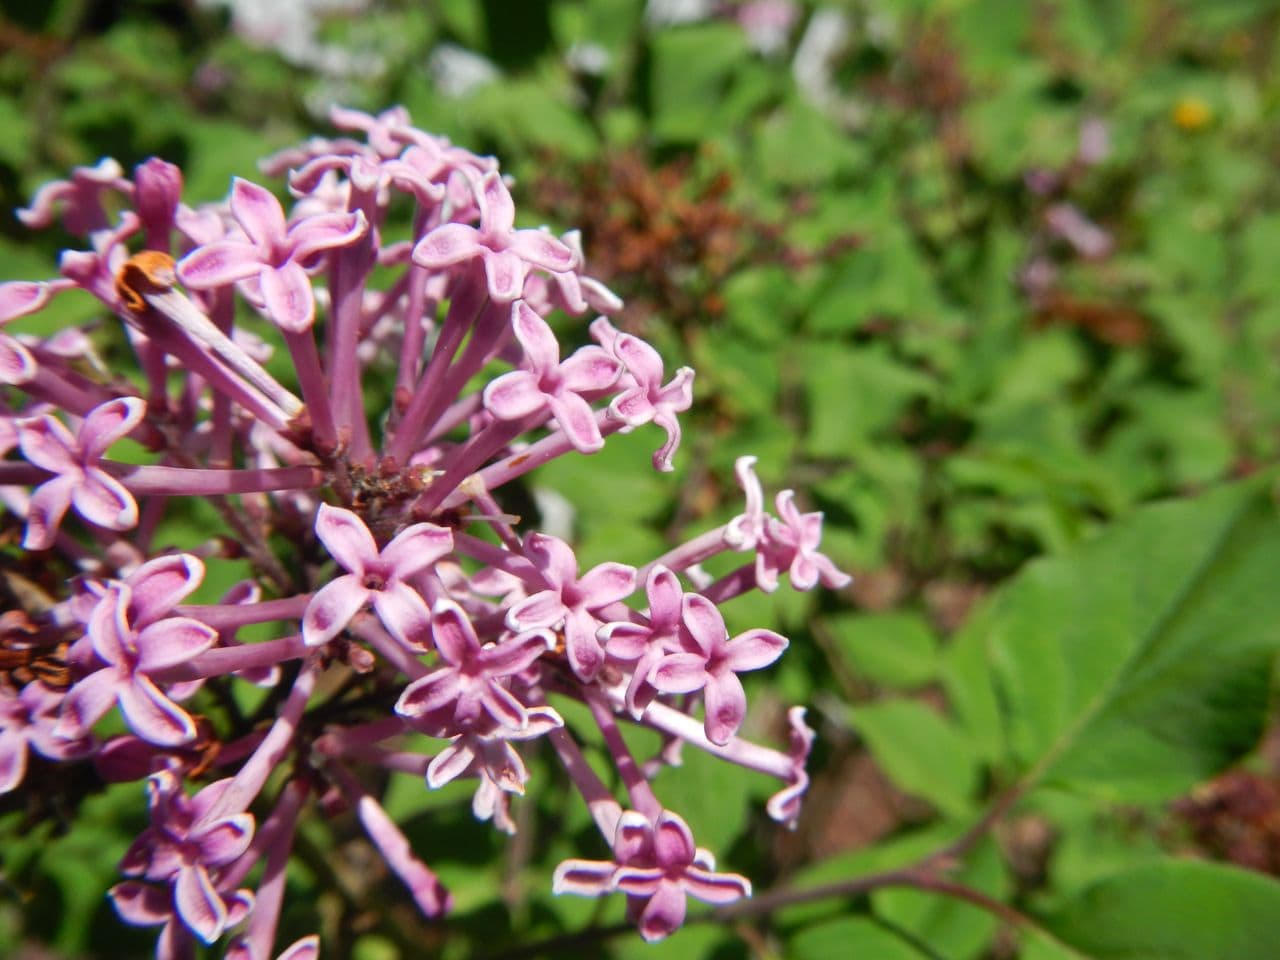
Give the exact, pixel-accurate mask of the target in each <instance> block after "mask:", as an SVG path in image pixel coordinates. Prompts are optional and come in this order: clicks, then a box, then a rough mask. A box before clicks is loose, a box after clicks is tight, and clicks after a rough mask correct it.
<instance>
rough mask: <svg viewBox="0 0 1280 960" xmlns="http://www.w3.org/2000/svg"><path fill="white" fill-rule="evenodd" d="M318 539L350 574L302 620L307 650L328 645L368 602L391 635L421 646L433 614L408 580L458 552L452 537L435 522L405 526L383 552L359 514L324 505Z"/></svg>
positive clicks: (326, 590)
mask: <svg viewBox="0 0 1280 960" xmlns="http://www.w3.org/2000/svg"><path fill="white" fill-rule="evenodd" d="M316 536H317V537H319V538H320V542H321V543H323V544H324V545H325V548H326V549H328V551H329V553H330V555H331V556H332V557H333V558H334V559H335V560H337V561H338V563H339V564H340V565H341V566H342V567H343V568H344V569H345V570H346V571H347V573H346V574H344V575H343V576H340V577H337V578H336V579H334V580H331V581H329V582H328V583H326V584H325V585H324V586H323V587H321V588H320V589H319V590H318V591H316V594H315V596H313V597H312V598H311V602H310V603H308V604H307V609H306V612H305V613H304V614H303V616H302V638H303V640H304V641H305V642H306V644H307V645H308V646H319V645H320V644H322V643H328V642H329V641H330V640H332V639H333V638H334V637H336V636H337V635H338V634H339V633H340V632H342V629H343V628H344V627H345V626H346V625H347V624H348V623H350V622H351V618H352V617H354V616H355V615H356V613H357V612H358V611H359V610H360V608H361V607H363V606H364V605H365V604H366V603H368V602H369V601H373V609H374V611H375V612H376V613H377V614H378V618H379V619H380V620H381V621H382V624H383V626H385V627H386V628H387V631H388V632H389V633H390V634H391V635H392V636H393V637H395V638H396V639H397V640H399V641H400V642H401V643H403V644H406V645H407V646H410V647H418V648H422V647H425V646H426V645H427V639H428V634H429V632H430V629H431V611H430V610H429V609H427V603H426V601H425V600H423V599H422V595H421V594H420V593H418V591H417V590H415V589H414V588H413V587H411V586H410V585H409V584H408V583H407V582H406V581H407V580H409V579H410V578H411V577H413V576H414V575H416V574H419V573H421V572H422V571H423V570H426V569H427V568H428V567H430V566H431V565H432V564H433V563H435V562H436V561H437V560H439V559H440V558H441V557H443V556H445V555H446V554H447V553H449V552H450V551H451V550H452V549H453V534H452V533H450V532H449V531H448V530H447V529H446V528H444V527H437V526H436V525H435V524H431V523H415V524H414V525H413V526H411V527H406V528H405V529H404V530H402V531H400V533H399V534H398V535H397V536H396V538H395V539H394V540H392V541H391V542H390V543H388V544H387V545H386V546H385V547H383V548H382V550H381V551H379V550H378V545H377V543H375V542H374V539H373V534H371V533H370V532H369V528H368V527H366V526H365V525H364V521H363V520H361V519H360V518H359V517H358V516H356V514H354V513H352V512H351V511H350V510H345V509H343V508H342V507H331V506H329V505H328V504H327V503H322V504H321V505H320V510H319V512H318V513H317V514H316Z"/></svg>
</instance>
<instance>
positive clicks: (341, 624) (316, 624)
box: [302, 574, 372, 647]
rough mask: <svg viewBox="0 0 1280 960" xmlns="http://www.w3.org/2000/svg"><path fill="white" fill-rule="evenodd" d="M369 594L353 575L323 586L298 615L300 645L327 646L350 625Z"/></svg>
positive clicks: (339, 578)
mask: <svg viewBox="0 0 1280 960" xmlns="http://www.w3.org/2000/svg"><path fill="white" fill-rule="evenodd" d="M371 592H372V591H370V590H368V589H367V588H366V587H365V586H364V585H363V584H361V582H360V578H359V577H357V576H355V575H354V574H348V575H346V576H344V577H338V579H336V580H332V581H330V582H329V583H326V584H325V585H324V586H323V587H321V588H320V589H319V590H317V591H316V593H315V595H314V596H313V597H312V598H311V601H310V602H309V603H308V604H307V609H306V611H305V612H304V613H303V614H302V642H303V643H305V644H306V645H307V646H309V647H318V646H320V645H321V644H322V643H328V642H329V641H330V640H332V639H333V638H334V637H336V636H337V635H338V634H339V633H341V632H342V630H343V628H345V627H346V625H347V624H348V623H350V622H351V618H352V617H354V616H355V615H356V612H357V611H359V609H360V608H361V607H363V606H364V605H365V603H366V602H367V601H368V599H369V594H370V593H371Z"/></svg>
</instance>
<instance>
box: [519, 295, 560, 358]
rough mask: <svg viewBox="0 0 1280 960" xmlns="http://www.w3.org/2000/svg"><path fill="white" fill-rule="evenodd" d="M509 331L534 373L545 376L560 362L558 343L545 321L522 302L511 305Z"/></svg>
mask: <svg viewBox="0 0 1280 960" xmlns="http://www.w3.org/2000/svg"><path fill="white" fill-rule="evenodd" d="M511 330H512V332H513V333H515V335H516V339H517V340H518V341H520V346H521V347H522V348H523V349H524V355H525V357H526V358H527V359H528V361H529V366H530V368H532V369H533V370H534V371H536V372H538V373H539V374H545V373H547V372H548V371H550V370H552V369H553V368H554V367H555V366H556V365H557V364H558V363H559V362H560V343H559V341H557V340H556V335H555V334H554V333H553V332H552V331H551V327H550V325H548V323H547V321H545V320H543V319H542V317H540V316H538V314H537V312H536V311H535V310H534V309H533V308H532V307H531V306H529V304H527V303H526V302H525V301H523V300H517V301H516V302H515V303H514V304H512V305H511Z"/></svg>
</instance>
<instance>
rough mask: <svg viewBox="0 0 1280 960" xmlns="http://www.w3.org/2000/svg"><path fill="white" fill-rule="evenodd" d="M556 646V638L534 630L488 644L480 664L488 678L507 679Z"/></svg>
mask: <svg viewBox="0 0 1280 960" xmlns="http://www.w3.org/2000/svg"><path fill="white" fill-rule="evenodd" d="M554 645H555V637H553V636H552V635H551V634H550V633H548V632H547V631H546V630H533V631H531V632H529V633H522V634H520V635H519V636H517V637H513V638H512V639H510V640H504V641H502V642H500V643H491V644H488V645H487V646H486V647H485V648H484V649H483V650H482V651H481V652H480V662H481V663H482V664H484V672H485V673H486V674H487V675H488V676H491V677H505V676H509V675H510V674H513V673H519V672H520V671H521V670H524V669H525V668H526V667H528V666H529V665H530V664H531V663H533V662H534V661H535V660H537V659H538V658H539V657H540V656H542V655H543V654H544V653H546V652H547V651H548V650H550V649H551V648H552V647H553V646H554Z"/></svg>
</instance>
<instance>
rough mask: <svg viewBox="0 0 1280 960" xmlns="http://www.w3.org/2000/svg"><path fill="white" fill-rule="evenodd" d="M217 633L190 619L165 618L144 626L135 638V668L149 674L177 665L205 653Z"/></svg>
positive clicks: (216, 637)
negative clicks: (136, 656)
mask: <svg viewBox="0 0 1280 960" xmlns="http://www.w3.org/2000/svg"><path fill="white" fill-rule="evenodd" d="M217 639H218V631H216V630H214V629H213V628H212V627H210V626H208V625H207V624H203V623H201V622H200V621H199V620H193V619H192V618H191V617H168V618H166V619H164V620H157V621H155V622H154V623H151V624H148V625H147V626H145V627H143V628H142V630H141V631H140V632H139V633H138V636H137V641H136V643H137V646H138V666H137V669H139V670H141V671H143V672H145V673H150V672H153V671H156V670H164V669H166V668H168V667H174V666H177V665H178V664H180V663H185V662H186V661H187V660H190V659H192V658H193V657H195V656H197V655H199V654H201V653H204V652H205V651H206V650H208V649H209V648H210V647H212V646H213V644H214V642H215V641H216V640H217Z"/></svg>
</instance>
